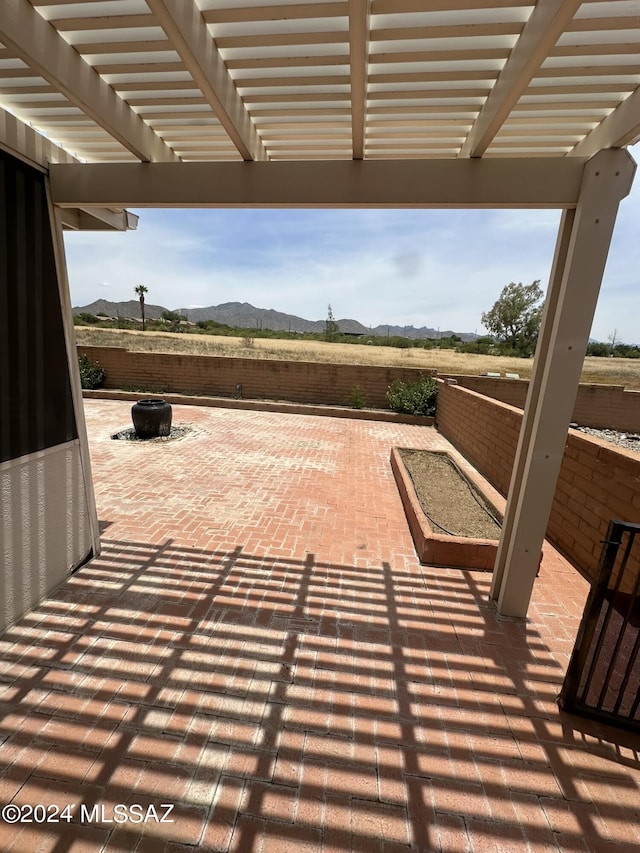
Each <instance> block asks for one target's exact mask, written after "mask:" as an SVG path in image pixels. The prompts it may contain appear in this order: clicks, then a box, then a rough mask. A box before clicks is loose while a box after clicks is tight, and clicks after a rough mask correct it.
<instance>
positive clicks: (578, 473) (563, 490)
mask: <svg viewBox="0 0 640 853" xmlns="http://www.w3.org/2000/svg"><path fill="white" fill-rule="evenodd" d="M439 385H440V387H439V392H438V411H437V417H436V420H437V425H438V429H439V430H440V431H441V432H442V434H443V435H444V436H445V437H446V438H447V439H448V440H449V441H450V442H451V443H452V444H453V445H454V446H455V447H456V448H457V449H458V450H459V451H460V452H461V453H462V454H463V455H464V456H465V457H466V458H467V459H468V460H469V461H470V462H471V463H472V465H474V467H476V468H477V469H478V470H479V471H480V472H481V473H482V474H484V476H485V477H486V478H487V479H488V480H489V481H490V482H491V483H492V484H493V485H494V486H495V487H496V488H497V489H498V491H500V492H502V494H504V495H506V494H507V492H508V489H509V481H510V478H511V469H512V467H513V460H514V458H515V453H516V448H517V444H518V434H519V431H520V425H521V422H522V412H521V411H520V410H519V409H517V408H515V407H514V406H509V405H507V404H505V403H501V402H499V401H497V400H491V399H489V398H488V397H486V396H483V395H482V394H479V393H477V392H475V391H471V390H469V389H467V388H462V387H461V386H459V385H446V384H444V383H439ZM612 518H615V519H618V520H620V521H627V522H632V523H635V524H638V523H640V455H638V454H636V453H632V452H630V451H627V450H623V449H619V448H616V447H614V446H613V445H611V444H608V443H607V442H604V441H600V440H599V439H596V438H592V437H591V436H587V435H584V434H582V433H579V432H577V431H575V430H569V434H568V436H567V446H566V450H565V455H564V459H563V461H562V465H561V468H560V475H559V478H558V486H557V489H556V495H555V498H554V501H553V506H552V508H551V516H550V518H549V525H548V528H547V536H548V538H549V539H550V541H551V542H553V544H554V545H555V546H556V547H557V548H559V549H560V550H561V551H562V552H563V553H564V554H565V555H566V556H567V558H568V559H569V560H571V561H572V562H573V563H574V565H576V566H577V567H578V568H579V569H580V570H581V571H582V572H583V573H584V574H586V575H587V576H588V577H589V578H590V579H593V576H594V573H595V570H596V567H597V562H598V557H599V555H600V550H601V547H602V545H601V542H602V540H603V539H604V538H605V535H606V532H607V527H608V525H609V521H610V520H611V519H612ZM635 571H636V572H638V571H640V566H638V565H637V563H636V565H635Z"/></svg>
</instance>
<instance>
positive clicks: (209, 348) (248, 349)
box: [76, 326, 640, 390]
mask: <svg viewBox="0 0 640 853" xmlns="http://www.w3.org/2000/svg"><path fill="white" fill-rule="evenodd" d="M76 336H77V339H78V343H79V344H85V345H86V346H111V347H126V348H127V349H130V350H138V351H144V352H173V353H186V354H192V355H218V356H226V357H233V356H235V357H242V358H274V359H282V360H287V361H322V362H332V363H338V364H372V365H380V366H392V367H418V368H420V367H423V368H425V369H426V368H433V369H435V370H437V371H438V373H445V374H446V373H453V374H465V373H466V374H471V375H475V376H477V375H479V374H482V373H487V372H493V373H501V374H503V375H504V374H505V373H517V374H519V375H520V377H522V378H523V379H528V378H529V376H530V375H531V367H532V365H533V359H525V358H507V357H502V356H485V355H472V354H470V353H460V352H456V351H455V350H437V349H431V350H423V349H398V348H396V347H380V346H367V345H366V344H331V343H326V342H324V341H300V340H286V339H276V338H256V339H255V340H254V343H253V346H247V342H246V340H245V339H244V338H231V337H217V336H214V335H196V334H184V333H180V334H172V333H170V332H139V331H129V330H126V329H94V328H91V327H83V326H78V327H76ZM582 381H583V382H595V383H602V384H606V385H624V386H626V387H627V388H630V389H635V390H640V359H628V358H593V357H587V358H586V359H585V361H584V367H583V370H582Z"/></svg>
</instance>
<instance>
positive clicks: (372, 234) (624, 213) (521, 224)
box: [65, 145, 640, 343]
mask: <svg viewBox="0 0 640 853" xmlns="http://www.w3.org/2000/svg"><path fill="white" fill-rule="evenodd" d="M630 152H631V154H632V155H633V156H634V159H635V160H636V161H640V145H636V146H635V147H634V148H632V149H630ZM133 212H134V213H137V214H138V215H139V216H140V221H139V224H138V229H137V230H136V231H130V232H126V233H117V232H115V233H109V232H88V231H85V232H65V252H66V256H67V267H68V272H69V284H70V289H71V300H72V304H73V306H74V307H80V306H84V305H87V304H89V303H91V302H93V301H94V300H96V299H107V300H109V301H112V302H121V301H126V300H129V299H136V298H137V297H136V294H135V292H134V288H135V287H136V286H137V285H139V284H144V285H145V286H146V287H147V288H148V293H147V295H146V299H147V302H149V303H152V304H154V305H163V306H165V307H166V308H169V309H171V310H175V309H179V308H192V307H200V306H209V305H219V304H220V303H223V302H249V303H251V304H252V305H255V306H257V307H259V308H273V309H275V310H277V311H283V312H285V313H287V314H295V315H298V316H300V317H304V318H305V319H308V320H324V319H325V318H326V317H327V308H328V305H331V307H332V311H333V316H334V317H335V318H336V319H337V320H339V319H341V318H351V319H355V320H358V321H359V322H361V323H363V324H364V325H365V326H376V325H382V324H392V325H400V326H405V325H413V326H416V327H419V326H429V327H431V328H434V329H440V330H442V331H444V330H453V331H455V332H477V333H478V334H483V333H484V332H485V329H484V327H483V326H482V320H481V316H482V313H483V312H484V311H488V310H489V309H490V308H491V306H492V305H493V303H494V302H495V301H496V299H498V297H499V296H500V292H501V290H502V288H503V287H505V286H506V285H507V284H509V283H510V282H522V283H523V284H529V283H530V282H532V281H534V280H539V281H540V283H541V286H542V287H543V289H545V290H546V287H547V284H548V279H549V274H550V270H551V263H552V260H553V251H554V247H555V241H556V236H557V229H558V224H559V221H560V212H559V211H554V210H371V209H368V210H256V209H247V210H213V209H211V210H158V209H156V210H151V209H148V210H146V209H145V210H133ZM639 247H640V177H638V176H636V180H635V183H634V186H633V188H632V190H631V194H630V195H629V196H628V197H627V198H626V199H624V200H623V202H622V203H621V206H620V210H619V213H618V219H617V222H616V228H615V231H614V236H613V241H612V245H611V251H610V253H609V259H608V262H607V266H606V269H605V274H604V279H603V283H602V288H601V292H600V298H599V301H598V307H597V310H596V315H595V317H594V322H593V326H592V329H591V337H592V338H594V339H596V340H600V341H606V340H607V339H608V338H609V336H610V335H612V334H613V333H614V331H615V333H616V338H617V339H618V340H622V341H624V342H626V343H640V311H639V310H638V309H639V308H640V303H639V299H638V297H639V294H640V249H639Z"/></svg>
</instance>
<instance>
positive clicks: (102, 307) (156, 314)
mask: <svg viewBox="0 0 640 853" xmlns="http://www.w3.org/2000/svg"><path fill="white" fill-rule="evenodd" d="M71 310H72V311H73V313H74V314H105V315H106V316H107V317H113V318H115V319H117V318H118V317H122V318H123V319H125V320H139V319H140V302H139V300H137V299H130V300H129V301H128V302H108V301H107V300H106V299H96V301H95V302H92V303H91V304H90V305H85V306H84V307H82V308H72V309H71ZM166 310H167V309H166V308H165V307H164V306H162V305H152V304H151V303H150V302H145V303H144V316H145V317H146V318H147V320H159V319H160V318H161V317H162V312H163V311H166Z"/></svg>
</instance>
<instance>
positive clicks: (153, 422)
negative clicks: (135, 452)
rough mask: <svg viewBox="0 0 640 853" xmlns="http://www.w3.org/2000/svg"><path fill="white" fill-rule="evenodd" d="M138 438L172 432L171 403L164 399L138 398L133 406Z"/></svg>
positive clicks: (132, 417)
mask: <svg viewBox="0 0 640 853" xmlns="http://www.w3.org/2000/svg"><path fill="white" fill-rule="evenodd" d="M131 419H132V420H133V428H134V429H135V431H136V435H137V436H138V438H158V436H162V435H169V434H170V433H171V405H170V404H169V403H167V402H165V401H164V400H138V402H137V403H134V405H133V406H132V407H131Z"/></svg>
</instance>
